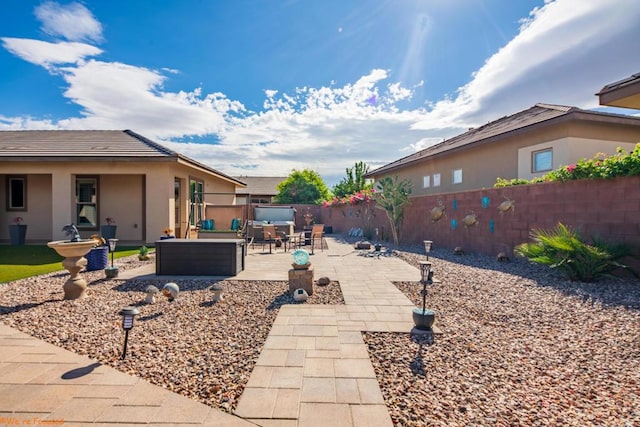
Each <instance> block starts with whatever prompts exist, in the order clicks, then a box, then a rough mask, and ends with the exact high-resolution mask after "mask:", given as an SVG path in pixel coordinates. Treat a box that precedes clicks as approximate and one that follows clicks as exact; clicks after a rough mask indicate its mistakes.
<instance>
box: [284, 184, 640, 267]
mask: <svg viewBox="0 0 640 427" xmlns="http://www.w3.org/2000/svg"><path fill="white" fill-rule="evenodd" d="M507 199H509V200H512V201H513V202H514V205H515V207H514V209H513V210H511V211H508V212H506V213H500V212H499V211H498V206H499V205H500V203H502V202H503V201H505V200H507ZM440 205H442V206H444V207H445V215H443V216H442V218H441V219H440V220H439V221H437V222H433V221H432V220H431V218H430V213H431V210H432V209H433V208H434V207H436V206H440ZM296 208H297V211H298V213H297V214H296V226H297V227H299V228H301V227H302V226H303V225H304V222H302V223H300V224H298V216H300V217H302V215H303V214H304V213H305V212H306V211H307V208H309V210H310V211H311V212H313V213H314V215H315V216H316V217H315V222H322V223H324V224H325V225H331V226H332V228H333V232H334V233H347V232H348V231H349V229H351V228H354V227H355V228H363V229H364V228H367V227H369V228H370V229H371V230H373V236H372V238H371V239H372V240H373V241H375V240H389V241H391V240H392V237H391V232H390V228H389V221H388V219H387V216H386V214H385V212H384V211H383V210H381V209H378V208H371V209H370V210H371V211H372V212H373V215H372V216H368V215H367V212H366V207H365V205H362V204H360V205H353V206H352V205H343V206H339V207H320V206H307V205H297V206H296ZM471 212H474V213H475V214H476V215H477V217H478V223H477V224H476V225H472V226H469V227H465V225H464V224H463V222H462V220H463V218H464V217H465V215H467V214H469V213H471ZM367 218H369V222H368V223H367ZM558 222H562V223H563V224H565V225H568V226H571V227H572V228H575V229H577V230H579V231H580V232H581V233H582V235H583V237H585V238H589V237H590V236H598V237H600V238H602V239H604V240H606V241H609V242H616V243H618V242H626V243H629V244H630V245H632V246H633V247H634V252H635V253H636V254H637V253H639V251H640V176H633V177H618V178H614V179H610V180H577V181H568V182H552V183H542V184H531V185H519V186H513V187H506V188H499V189H494V188H492V189H483V190H473V191H464V192H458V193H447V194H438V195H433V196H421V197H414V198H412V199H411V204H410V205H408V206H407V207H406V208H405V218H404V223H403V227H402V234H401V243H420V244H421V243H422V241H423V240H432V241H433V244H434V247H436V246H437V247H445V248H451V249H453V248H454V247H456V246H462V247H463V248H464V250H465V251H468V252H479V253H484V254H488V255H495V254H497V253H498V252H505V253H507V254H509V255H510V256H512V255H513V252H512V251H513V247H514V246H515V245H518V244H520V243H523V242H527V241H529V233H530V231H531V230H532V229H533V228H542V229H550V228H553V227H555V226H556V225H557V223H558ZM454 224H455V225H454ZM375 229H377V230H378V237H377V238H376V235H375Z"/></svg>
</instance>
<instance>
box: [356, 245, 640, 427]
mask: <svg viewBox="0 0 640 427" xmlns="http://www.w3.org/2000/svg"><path fill="white" fill-rule="evenodd" d="M421 253H422V254H423V253H424V251H423V250H420V249H418V248H413V249H411V248H409V249H405V250H403V251H399V252H398V253H397V254H398V255H399V256H400V257H401V258H403V259H404V260H405V261H407V262H409V263H411V264H413V265H416V266H417V262H418V260H425V257H424V255H420V254H421ZM431 255H432V256H430V261H432V263H433V268H434V269H435V272H436V273H435V278H436V279H437V280H439V281H440V283H435V284H433V285H431V286H430V287H429V294H428V298H427V308H431V309H433V310H435V312H436V323H437V325H438V326H439V327H440V328H441V329H442V330H443V332H444V334H443V335H441V336H436V337H435V339H432V338H431V337H430V336H418V335H414V336H411V335H409V334H393V333H365V341H366V343H367V344H368V346H369V350H370V357H371V360H372V362H373V364H374V368H375V371H376V375H377V377H378V380H379V382H380V386H381V389H382V391H383V395H384V397H385V401H386V403H387V406H388V407H389V410H390V413H391V416H392V419H393V420H394V422H395V423H396V424H397V425H401V426H425V425H427V426H431V425H434V426H468V425H491V426H541V425H552V426H560V425H562V426H629V427H631V426H640V283H639V282H638V281H636V280H621V279H610V280H606V281H601V282H598V283H592V284H585V283H577V282H570V281H566V280H563V279H562V277H561V276H559V275H557V274H556V273H555V272H554V271H551V270H549V269H548V268H546V267H542V266H537V265H532V264H529V263H528V262H527V261H526V260H524V259H517V260H512V261H511V262H509V263H499V262H497V261H496V260H495V258H491V257H486V256H478V255H473V254H467V255H463V256H455V255H453V254H451V253H450V252H449V251H437V250H436V251H433V252H432V254H431ZM396 286H397V287H398V288H399V289H400V290H401V291H402V292H404V293H405V294H406V295H407V296H408V297H409V298H410V299H411V300H412V301H413V302H414V303H415V304H416V306H421V304H422V298H421V296H420V293H419V291H420V289H421V288H422V286H421V285H420V284H419V283H418V282H411V283H407V282H403V283H396Z"/></svg>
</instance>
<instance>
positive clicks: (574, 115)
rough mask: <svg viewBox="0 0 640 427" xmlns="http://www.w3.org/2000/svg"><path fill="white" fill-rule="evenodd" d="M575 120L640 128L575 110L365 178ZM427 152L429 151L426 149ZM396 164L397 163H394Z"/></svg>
mask: <svg viewBox="0 0 640 427" xmlns="http://www.w3.org/2000/svg"><path fill="white" fill-rule="evenodd" d="M574 120H578V121H592V122H608V123H617V124H627V125H634V126H640V119H638V118H636V117H630V116H625V115H622V114H609V113H601V112H594V111H587V110H580V109H573V110H570V111H569V112H567V113H566V114H563V115H561V116H556V117H551V118H549V119H547V120H543V121H541V122H537V123H532V124H530V125H528V126H523V127H520V128H518V129H512V130H510V131H507V132H504V133H501V134H499V135H493V136H490V137H488V138H484V139H481V140H478V141H473V142H470V143H468V144H464V145H461V146H458V147H453V148H451V149H449V150H446V151H441V152H439V153H435V154H431V155H429V154H427V155H425V156H423V157H419V158H416V159H413V160H409V161H407V162H404V163H398V164H395V165H392V166H389V167H387V166H381V167H379V168H378V169H375V170H373V171H371V172H369V173H367V174H365V175H364V176H365V178H373V177H375V176H378V175H382V174H387V173H389V172H393V171H396V170H398V169H403V168H404V167H406V166H410V165H414V164H417V163H420V162H422V161H424V160H426V159H433V158H437V157H440V156H443V155H449V154H450V153H455V152H458V151H462V150H468V149H470V148H472V147H477V146H479V145H484V144H490V143H493V142H496V141H499V140H502V139H505V138H509V137H512V136H518V135H520V134H523V133H526V132H530V131H531V130H532V129H543V128H546V127H549V126H555V125H558V124H561V123H563V122H568V121H574ZM425 150H428V148H427V149H425ZM394 163H395V162H394Z"/></svg>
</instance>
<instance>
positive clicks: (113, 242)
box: [109, 239, 118, 268]
mask: <svg viewBox="0 0 640 427" xmlns="http://www.w3.org/2000/svg"><path fill="white" fill-rule="evenodd" d="M117 244H118V239H109V251H110V252H111V268H113V253H114V252H115V251H116V245H117Z"/></svg>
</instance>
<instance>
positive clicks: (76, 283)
mask: <svg viewBox="0 0 640 427" xmlns="http://www.w3.org/2000/svg"><path fill="white" fill-rule="evenodd" d="M95 244H96V242H95V240H93V239H81V240H79V241H77V242H73V241H70V240H57V241H55V242H49V243H47V246H49V247H50V248H52V249H54V250H55V251H56V252H57V253H58V255H60V256H63V257H64V260H63V261H62V266H63V267H64V268H66V269H67V270H68V271H69V274H70V275H71V276H70V277H69V279H67V281H66V282H65V283H64V285H62V289H63V290H64V299H77V298H84V297H86V296H87V295H86V290H87V282H86V281H85V280H84V279H83V278H82V277H80V275H79V274H78V273H79V272H80V270H82V268H83V267H84V266H85V265H87V259H86V258H85V257H84V256H85V255H86V254H87V253H89V251H90V250H91V248H93V247H94V246H95Z"/></svg>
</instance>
